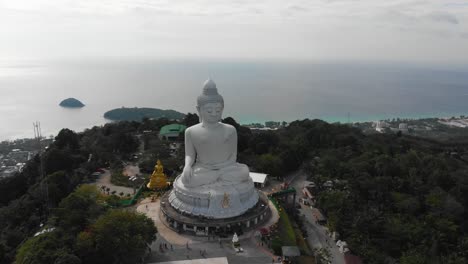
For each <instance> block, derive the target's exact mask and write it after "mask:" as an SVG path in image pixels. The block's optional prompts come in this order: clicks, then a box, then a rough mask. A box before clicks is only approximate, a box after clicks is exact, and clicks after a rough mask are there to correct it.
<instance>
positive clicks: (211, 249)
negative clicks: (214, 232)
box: [136, 198, 279, 264]
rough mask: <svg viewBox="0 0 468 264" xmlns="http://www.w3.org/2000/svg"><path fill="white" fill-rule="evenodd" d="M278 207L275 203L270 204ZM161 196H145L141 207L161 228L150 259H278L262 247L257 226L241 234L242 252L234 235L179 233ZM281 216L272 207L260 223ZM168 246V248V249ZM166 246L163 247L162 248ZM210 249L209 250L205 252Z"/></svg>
mask: <svg viewBox="0 0 468 264" xmlns="http://www.w3.org/2000/svg"><path fill="white" fill-rule="evenodd" d="M269 206H270V208H274V206H273V204H271V202H270V204H269ZM159 207H160V202H159V200H157V201H155V202H151V200H150V198H146V199H144V200H143V201H142V202H141V203H140V204H139V205H138V206H137V209H136V210H137V211H138V212H141V213H144V214H146V215H147V216H148V217H150V218H151V219H152V220H153V221H154V223H155V225H156V227H157V229H158V235H157V239H156V241H155V242H154V243H153V244H152V245H151V252H152V253H151V254H150V255H149V257H148V258H147V263H158V262H168V261H178V260H194V259H209V258H219V257H227V259H228V261H229V264H247V263H272V260H273V259H277V256H274V255H273V254H272V253H271V252H270V251H269V250H268V249H267V248H266V247H262V246H261V245H260V244H259V243H258V241H257V240H256V238H255V236H254V234H255V230H251V231H249V232H245V233H244V234H243V235H242V236H239V241H240V243H241V247H242V248H243V249H244V252H242V253H236V251H235V250H234V248H233V247H232V242H231V239H232V237H228V238H223V239H220V238H210V239H209V238H208V237H197V236H189V235H185V234H179V233H177V232H175V231H173V230H172V229H169V228H168V227H167V226H166V225H165V224H164V223H163V222H162V221H161V219H160V210H159V209H160V208H159ZM278 219H279V215H278V212H277V211H276V209H273V210H272V216H271V218H270V219H269V220H268V221H267V222H266V223H264V224H263V225H262V226H260V227H258V228H261V227H268V226H270V225H272V224H274V223H276V222H277V221H278ZM166 246H167V249H166ZM160 247H162V250H161V248H160ZM203 251H206V254H203V255H204V256H203V255H202V254H201V253H203Z"/></svg>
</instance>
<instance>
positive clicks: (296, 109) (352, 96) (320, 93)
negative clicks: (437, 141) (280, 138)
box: [0, 58, 468, 141]
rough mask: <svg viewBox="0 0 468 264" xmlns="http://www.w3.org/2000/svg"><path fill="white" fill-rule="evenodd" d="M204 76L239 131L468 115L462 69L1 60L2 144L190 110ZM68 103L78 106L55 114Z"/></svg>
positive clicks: (467, 77) (467, 80)
mask: <svg viewBox="0 0 468 264" xmlns="http://www.w3.org/2000/svg"><path fill="white" fill-rule="evenodd" d="M208 78H211V79H213V80H214V81H215V83H216V84H217V87H218V91H219V93H220V94H221V95H222V96H223V97H224V100H225V110H224V116H225V117H227V116H231V117H233V118H234V119H235V120H237V121H238V122H239V123H242V124H248V123H257V122H265V121H270V120H273V121H287V122H290V121H294V120H298V119H305V118H309V119H314V118H319V119H323V120H325V121H328V122H342V123H346V122H362V121H374V120H380V119H388V118H395V117H400V118H422V117H449V116H460V115H468V67H465V66H460V65H457V66H449V65H448V66H447V65H446V66H444V65H429V64H403V63H377V62H330V61H327V62H319V61H275V60H271V61H268V60H263V61H255V60H244V61H243V60H238V61H232V60H195V59H190V60H183V59H174V60H169V59H164V60H162V59H161V60H158V59H142V58H138V59H131V58H105V59H102V58H101V59H80V60H78V59H75V60H54V61H50V60H49V61H38V60H35V61H24V60H23V61H1V60H0V124H1V125H0V141H2V140H13V139H17V138H32V137H34V129H33V123H34V122H40V125H41V133H42V135H43V136H46V137H50V136H54V135H56V134H57V133H58V131H60V129H62V128H69V129H72V130H75V131H77V132H79V131H83V130H85V129H86V128H91V127H92V126H96V125H98V126H99V125H103V124H105V123H106V122H110V121H109V120H106V119H104V117H103V114H104V113H105V112H106V111H108V110H111V109H114V108H120V107H153V108H160V109H174V110H176V111H180V112H182V113H188V112H191V113H194V112H195V111H196V109H195V105H196V98H197V96H198V95H199V94H200V93H201V92H202V89H203V83H204V81H205V80H206V79H208ZM69 97H74V98H76V99H78V100H80V101H81V102H83V103H84V104H85V105H86V106H85V107H83V108H80V109H67V108H63V107H60V106H59V103H60V102H61V101H62V100H63V99H66V98H69Z"/></svg>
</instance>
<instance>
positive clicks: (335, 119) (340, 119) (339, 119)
mask: <svg viewBox="0 0 468 264" xmlns="http://www.w3.org/2000/svg"><path fill="white" fill-rule="evenodd" d="M464 115H467V116H468V113H451V114H450V113H438V114H436V113H428V114H406V115H404V114H402V115H399V116H395V115H374V116H372V115H368V116H361V117H356V118H354V117H353V116H352V114H351V115H350V118H349V123H353V124H355V123H357V124H359V123H369V122H377V121H388V120H392V119H400V120H402V121H404V120H414V121H416V120H421V119H449V118H452V117H456V118H457V117H460V116H464ZM234 119H235V118H234ZM304 119H306V118H298V119H295V120H259V121H256V120H253V121H251V120H242V119H240V120H237V119H235V120H236V122H238V123H239V124H241V125H249V124H254V123H260V124H264V123H265V122H268V121H275V122H282V121H286V122H287V123H291V122H294V121H297V120H304ZM308 119H311V120H312V119H320V120H323V121H325V122H327V123H331V124H332V123H341V124H347V123H348V117H347V116H327V117H313V116H312V117H309V118H308ZM100 121H101V122H98V123H93V124H89V125H83V126H80V127H78V128H75V129H72V128H70V129H72V130H73V131H75V132H83V131H84V130H86V129H90V128H92V127H94V126H103V125H105V124H107V123H112V122H119V121H114V120H110V119H106V118H102V120H100ZM63 128H66V127H63ZM61 129H62V128H60V129H58V130H57V131H52V130H45V131H43V132H42V135H43V137H46V138H48V137H50V136H53V137H55V136H56V135H57V134H58V132H59V131H60V130H61ZM29 133H30V134H31V136H30V137H28V136H26V134H29ZM33 137H34V136H33V129H32V128H31V132H26V131H25V132H24V133H22V134H19V135H16V136H10V137H5V138H0V142H4V141H15V140H22V139H31V138H33Z"/></svg>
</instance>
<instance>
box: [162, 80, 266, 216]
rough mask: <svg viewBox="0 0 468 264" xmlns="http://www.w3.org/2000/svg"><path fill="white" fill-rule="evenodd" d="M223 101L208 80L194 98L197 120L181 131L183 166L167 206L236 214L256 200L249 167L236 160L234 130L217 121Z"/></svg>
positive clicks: (193, 211)
mask: <svg viewBox="0 0 468 264" xmlns="http://www.w3.org/2000/svg"><path fill="white" fill-rule="evenodd" d="M223 109H224V100H223V97H222V96H221V95H219V94H218V90H217V88H216V84H215V83H214V82H213V81H212V80H208V81H206V82H205V85H204V88H203V93H202V94H201V95H200V96H199V97H198V99H197V111H198V114H199V116H200V121H201V122H200V123H199V124H197V125H194V126H191V127H189V128H187V130H186V131H185V166H184V170H183V172H182V174H181V175H180V176H179V177H177V179H176V180H175V182H174V190H173V191H172V193H171V194H170V196H169V201H170V203H171V205H172V206H173V207H174V208H176V209H178V210H180V211H182V212H186V213H190V214H194V215H203V216H207V217H213V218H227V217H234V216H237V215H240V214H242V213H244V212H245V211H247V210H248V209H249V208H251V207H253V206H254V205H255V204H256V203H257V201H258V194H257V192H256V191H255V188H254V184H253V181H252V179H251V178H250V176H249V168H248V167H247V166H246V165H244V164H240V163H237V132H236V129H235V128H234V127H233V126H231V125H228V124H224V123H221V122H220V120H221V116H222V112H223Z"/></svg>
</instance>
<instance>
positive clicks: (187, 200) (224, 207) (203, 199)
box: [169, 176, 258, 219]
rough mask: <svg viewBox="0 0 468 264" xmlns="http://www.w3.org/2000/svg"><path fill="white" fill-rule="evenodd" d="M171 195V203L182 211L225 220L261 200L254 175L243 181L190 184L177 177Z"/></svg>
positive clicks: (241, 212) (239, 213) (243, 211)
mask: <svg viewBox="0 0 468 264" xmlns="http://www.w3.org/2000/svg"><path fill="white" fill-rule="evenodd" d="M173 186H174V188H173V189H172V191H171V193H170V194H169V202H170V204H171V206H172V207H173V208H174V209H176V210H177V211H179V212H181V213H186V214H189V215H193V216H203V217H207V218H211V219H226V218H231V217H236V216H238V215H241V214H243V213H245V212H247V211H248V210H249V209H250V208H252V207H253V206H255V204H256V203H257V202H258V193H257V190H256V189H255V186H254V183H253V181H252V179H251V178H249V179H248V180H247V181H243V182H240V183H236V184H233V183H228V184H219V183H218V182H217V183H214V184H210V185H202V186H198V187H187V186H185V185H184V184H183V183H182V180H181V176H178V177H177V178H176V179H175V181H174V184H173Z"/></svg>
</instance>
